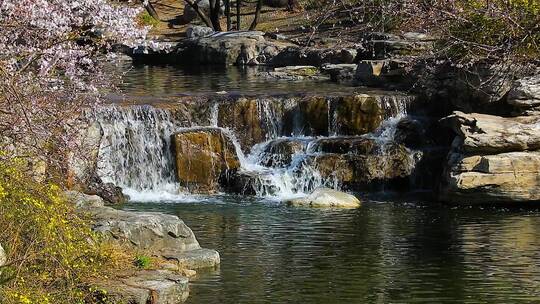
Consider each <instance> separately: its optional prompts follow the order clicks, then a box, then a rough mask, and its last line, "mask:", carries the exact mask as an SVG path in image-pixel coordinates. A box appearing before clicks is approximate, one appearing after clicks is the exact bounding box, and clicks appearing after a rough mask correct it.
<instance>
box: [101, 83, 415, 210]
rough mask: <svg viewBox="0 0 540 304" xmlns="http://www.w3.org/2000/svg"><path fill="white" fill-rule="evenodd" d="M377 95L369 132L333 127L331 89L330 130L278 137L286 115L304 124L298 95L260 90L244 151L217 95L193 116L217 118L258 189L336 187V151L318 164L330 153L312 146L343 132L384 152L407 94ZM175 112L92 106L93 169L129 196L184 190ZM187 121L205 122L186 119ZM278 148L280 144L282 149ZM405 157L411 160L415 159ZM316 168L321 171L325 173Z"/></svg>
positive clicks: (294, 192) (290, 192)
mask: <svg viewBox="0 0 540 304" xmlns="http://www.w3.org/2000/svg"><path fill="white" fill-rule="evenodd" d="M375 98H377V102H379V105H380V108H381V109H382V111H384V118H385V120H384V122H383V123H382V125H381V126H380V128H379V129H377V130H376V131H374V132H372V133H370V134H364V135H358V136H349V137H343V136H342V135H341V134H339V127H338V126H339V121H338V120H339V119H341V118H340V117H339V115H337V113H336V104H334V102H335V101H339V100H338V99H336V98H332V97H330V98H327V100H326V102H327V103H328V104H327V108H328V113H325V114H326V115H328V133H329V134H328V136H329V137H320V135H319V137H307V133H306V134H304V135H303V134H296V133H295V135H294V136H292V137H283V132H284V130H285V129H286V127H285V125H284V124H285V123H287V119H289V120H291V122H288V123H291V124H292V125H293V126H292V127H293V129H294V130H301V129H305V128H306V126H301V125H300V122H301V121H300V120H298V118H297V117H294V116H290V113H291V111H296V110H297V107H298V106H299V104H300V103H299V101H298V100H297V99H295V98H289V97H287V98H281V99H279V98H278V99H268V98H259V99H257V115H259V119H260V122H261V125H262V129H263V130H264V131H265V132H266V141H265V142H263V143H258V144H256V145H254V146H253V147H251V150H250V153H248V154H244V153H243V149H242V148H241V145H240V142H241V141H240V140H239V138H242V139H243V137H241V136H245V135H244V134H235V132H233V131H232V130H236V129H235V126H234V125H225V126H222V125H219V124H220V123H221V122H220V118H221V117H219V115H220V107H221V106H222V105H223V104H222V103H220V102H219V101H215V102H209V103H208V107H209V108H210V109H208V110H209V111H206V112H205V114H204V115H207V116H205V117H198V118H199V120H198V121H201V122H200V123H201V124H204V125H205V126H206V127H212V128H218V125H219V127H220V129H222V130H223V132H224V133H225V134H226V135H227V137H228V138H229V139H230V140H231V141H232V143H233V145H234V147H235V150H236V154H237V156H238V159H239V162H240V174H245V176H248V178H249V179H248V180H249V182H250V187H251V188H252V190H253V191H254V192H255V194H256V195H257V196H260V197H267V198H272V199H283V198H290V197H296V196H302V195H306V194H309V193H310V192H311V191H313V190H314V189H315V188H318V187H322V186H324V187H330V188H334V189H341V188H342V186H343V182H342V180H341V179H340V176H339V173H336V172H332V170H333V169H332V168H334V167H332V166H334V165H333V163H332V162H333V161H336V162H337V163H335V166H336V168H342V167H341V166H343V162H342V159H338V160H335V159H330V160H328V159H327V160H328V162H327V163H326V164H321V163H320V160H321V159H323V160H324V157H328V156H329V154H332V153H328V152H327V151H326V152H325V151H321V150H320V149H319V148H318V146H319V145H318V144H319V143H320V141H321V140H324V139H330V140H338V141H339V140H341V138H342V137H343V138H345V139H347V138H348V139H351V138H352V139H357V138H369V139H372V140H374V142H375V143H376V144H375V145H376V146H377V148H378V149H379V150H378V151H377V153H378V155H380V156H382V157H381V158H382V159H385V155H386V154H387V153H392V151H387V148H388V147H391V146H392V143H393V140H394V135H395V133H396V126H397V123H398V122H399V120H400V119H401V118H403V117H404V116H406V115H407V107H408V104H409V103H410V101H411V100H412V97H408V96H405V95H399V94H393V95H376V97H375ZM173 113H174V114H173ZM179 113H183V112H173V111H171V110H169V109H160V108H156V107H153V106H149V105H131V106H115V105H109V106H104V107H100V108H98V109H96V110H95V111H94V115H95V118H96V121H97V122H98V123H99V125H100V126H101V129H102V130H103V137H102V140H101V144H100V147H99V158H98V163H97V174H98V175H99V176H100V177H101V179H102V180H103V181H104V182H110V183H113V184H115V185H117V186H119V187H122V188H123V190H124V192H125V193H126V194H128V195H130V196H131V198H132V199H133V200H137V201H146V200H148V201H156V200H168V199H171V200H181V199H182V198H184V197H188V198H189V197H190V195H189V194H187V193H179V191H180V190H179V189H180V186H179V183H178V182H177V177H176V172H175V170H176V169H175V167H176V165H175V163H176V159H175V156H174V152H173V147H172V142H171V141H172V139H171V136H172V135H173V134H174V133H176V132H178V131H181V130H184V131H185V130H186V126H185V123H184V121H186V120H185V119H183V117H179V116H178V114H179ZM285 113H289V114H287V115H289V116H285ZM186 115H190V114H189V113H188V114H186ZM187 121H191V120H190V119H188V120H187ZM190 127H204V126H188V128H190ZM287 127H290V126H287ZM295 132H297V131H295ZM280 145H281V146H280ZM272 149H274V150H276V149H277V150H276V151H274V150H272ZM279 149H284V150H283V151H282V152H280V151H279ZM340 153H341V154H340ZM350 153H353V152H350ZM350 153H349V152H347V151H345V152H339V153H337V154H336V153H334V154H336V155H338V156H339V155H347V156H346V157H349V156H351V155H353V154H350ZM371 155H372V154H371ZM330 156H331V155H330ZM353 156H354V155H353ZM346 157H345V158H346ZM370 157H371V156H370ZM411 163H412V164H414V162H413V161H411ZM390 165H392V162H389V163H388V164H387V163H382V164H381V166H382V167H383V168H387V167H388V166H390ZM321 166H322V167H321ZM325 166H326V167H325ZM345 166H346V165H345ZM388 168H389V167H388ZM321 170H326V171H324V173H323V171H321Z"/></svg>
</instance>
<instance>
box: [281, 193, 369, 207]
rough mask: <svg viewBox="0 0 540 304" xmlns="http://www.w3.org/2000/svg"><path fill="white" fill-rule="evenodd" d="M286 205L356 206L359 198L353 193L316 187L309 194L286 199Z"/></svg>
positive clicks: (358, 204) (358, 203) (358, 205)
mask: <svg viewBox="0 0 540 304" xmlns="http://www.w3.org/2000/svg"><path fill="white" fill-rule="evenodd" d="M286 203H287V205H289V206H295V207H313V208H358V207H360V200H358V199H357V198H356V197H355V196H354V195H351V194H347V193H344V192H341V191H336V190H332V189H328V188H318V189H315V191H313V193H311V194H310V195H308V196H306V197H302V198H295V199H291V200H288V201H287V202H286Z"/></svg>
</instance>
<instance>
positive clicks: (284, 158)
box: [260, 138, 308, 168]
mask: <svg viewBox="0 0 540 304" xmlns="http://www.w3.org/2000/svg"><path fill="white" fill-rule="evenodd" d="M307 144H308V140H305V139H298V138H279V139H276V140H273V141H272V142H270V143H269V144H268V145H267V146H266V149H265V150H264V151H263V152H262V156H261V158H260V159H261V162H260V164H261V165H263V166H265V167H274V168H278V167H287V166H289V165H290V164H291V161H292V159H293V157H294V155H296V154H301V153H304V152H305V150H306V146H307Z"/></svg>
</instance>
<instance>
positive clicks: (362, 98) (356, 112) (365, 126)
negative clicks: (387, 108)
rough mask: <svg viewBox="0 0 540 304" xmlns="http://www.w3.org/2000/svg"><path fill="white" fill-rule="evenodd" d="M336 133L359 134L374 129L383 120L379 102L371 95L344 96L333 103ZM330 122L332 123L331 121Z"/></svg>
mask: <svg viewBox="0 0 540 304" xmlns="http://www.w3.org/2000/svg"><path fill="white" fill-rule="evenodd" d="M333 106H334V107H335V117H334V119H335V126H334V128H335V129H336V130H335V131H336V133H337V134H340V135H361V134H366V133H369V132H372V131H374V130H375V129H377V128H378V127H379V126H380V125H381V122H382V121H383V120H384V117H383V115H384V111H383V110H382V108H381V104H380V102H379V101H378V100H377V99H376V98H375V97H372V96H368V95H364V94H359V95H353V96H345V97H342V98H340V99H339V100H337V101H336V102H335V103H333ZM331 124H332V123H331Z"/></svg>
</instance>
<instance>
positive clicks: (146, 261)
mask: <svg viewBox="0 0 540 304" xmlns="http://www.w3.org/2000/svg"><path fill="white" fill-rule="evenodd" d="M133 264H135V266H137V268H139V269H147V268H148V267H150V264H151V260H150V257H148V256H146V255H138V256H136V257H135V261H133Z"/></svg>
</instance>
